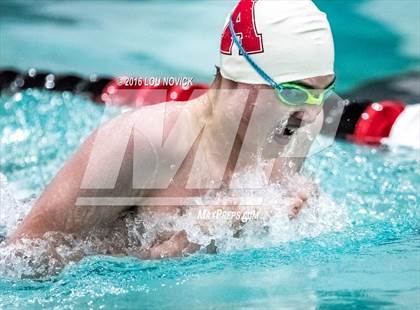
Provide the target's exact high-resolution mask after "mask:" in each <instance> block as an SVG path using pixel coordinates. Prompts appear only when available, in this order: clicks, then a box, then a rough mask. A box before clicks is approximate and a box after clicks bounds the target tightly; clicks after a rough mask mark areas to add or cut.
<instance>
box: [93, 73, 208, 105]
mask: <svg viewBox="0 0 420 310" xmlns="http://www.w3.org/2000/svg"><path fill="white" fill-rule="evenodd" d="M122 79H124V77H121V78H116V79H114V80H112V81H111V82H110V83H109V84H108V85H107V86H106V87H105V88H104V90H103V92H102V94H101V100H102V101H103V102H104V103H105V104H113V105H122V106H130V107H141V106H146V105H153V104H157V103H161V102H167V101H188V100H192V99H195V98H197V97H199V96H201V95H203V94H204V93H205V92H206V91H207V89H208V86H207V85H206V84H202V83H196V84H193V85H188V86H178V85H173V86H170V85H163V84H159V85H156V86H154V85H152V86H151V85H138V86H132V85H130V86H128V85H126V84H124V83H121V80H122Z"/></svg>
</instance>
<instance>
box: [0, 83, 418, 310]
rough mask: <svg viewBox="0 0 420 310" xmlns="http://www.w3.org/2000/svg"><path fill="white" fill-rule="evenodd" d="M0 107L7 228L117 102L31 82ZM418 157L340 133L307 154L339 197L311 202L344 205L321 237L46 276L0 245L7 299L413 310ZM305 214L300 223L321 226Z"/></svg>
mask: <svg viewBox="0 0 420 310" xmlns="http://www.w3.org/2000/svg"><path fill="white" fill-rule="evenodd" d="M51 106H53V108H51ZM0 111H1V114H2V118H1V120H0V133H1V137H2V148H1V150H0V158H1V167H2V173H3V174H4V177H3V182H5V181H4V179H5V178H7V182H8V184H7V186H6V184H5V183H3V184H2V185H3V187H2V190H3V197H2V217H1V221H2V222H1V223H0V226H1V227H0V229H1V230H3V234H8V233H10V231H11V230H12V229H13V227H14V224H15V223H16V219H17V218H16V217H17V216H16V214H18V215H19V214H24V213H25V212H27V210H28V208H29V207H30V203H27V202H26V203H25V202H23V201H22V198H27V197H30V196H31V195H33V194H35V195H37V194H39V192H40V191H41V190H42V188H43V187H44V186H45V185H46V184H47V183H48V182H49V180H50V179H51V177H52V176H53V175H54V174H55V173H56V172H57V170H58V169H59V167H60V166H61V164H62V163H63V161H64V160H65V158H67V157H68V156H69V154H71V153H72V151H73V150H74V148H75V147H76V146H77V145H78V144H80V142H81V141H82V140H83V138H84V137H85V136H86V135H87V134H88V133H89V131H90V130H91V129H92V128H94V127H95V126H97V125H98V124H99V122H100V119H101V118H102V116H104V118H108V117H111V116H112V115H113V113H118V111H104V109H103V107H101V106H96V105H94V104H92V103H91V102H89V101H87V100H86V99H83V98H79V97H77V96H74V95H71V94H68V93H61V94H60V93H47V92H40V91H33V90H28V91H26V92H24V93H19V94H16V95H14V96H11V97H10V96H3V97H2V98H1V100H0ZM104 112H106V113H105V114H103V113H104ZM81 128H83V129H81ZM42 137H47V139H43V138H42ZM61 141H67V142H68V143H60V142H61ZM57 144H60V145H62V146H61V147H59V148H57V147H56V145H57ZM22 150H24V151H22ZM419 160H420V158H419V154H418V153H417V152H413V151H411V150H405V149H401V150H394V151H389V150H381V149H372V148H365V147H359V146H354V145H350V144H347V143H343V142H336V143H335V144H334V145H333V146H332V147H330V148H329V149H327V150H325V151H324V152H322V153H319V154H317V155H315V156H313V157H311V158H309V159H308V162H307V163H306V166H305V171H306V174H309V175H311V176H313V177H314V178H315V179H316V180H317V182H318V183H319V184H320V185H321V187H322V189H323V190H324V191H325V192H326V193H328V194H329V195H331V197H332V199H333V200H335V201H336V202H337V205H336V206H335V208H334V206H331V205H329V204H326V205H318V206H316V208H318V209H319V210H322V209H323V208H325V211H324V213H327V214H326V216H327V218H331V219H332V221H334V220H338V221H340V219H337V218H336V217H334V216H335V214H336V213H340V212H342V211H343V209H345V210H346V213H347V217H346V218H345V219H344V220H343V222H342V223H341V224H342V225H341V226H340V229H337V230H336V231H334V229H333V230H331V229H326V230H325V231H324V232H323V231H320V232H319V234H318V235H317V236H316V237H313V236H311V234H310V233H308V234H307V236H306V237H305V234H303V235H302V234H301V236H300V237H299V238H293V236H291V238H290V240H289V241H288V242H285V241H284V238H283V239H281V238H280V236H279V238H278V239H276V238H272V240H266V241H267V242H265V243H264V242H262V241H264V240H259V239H258V238H255V239H248V240H247V242H248V244H244V245H243V247H242V248H240V249H233V250H227V251H222V253H221V254H218V255H207V254H196V255H193V256H192V257H189V258H185V259H170V260H164V261H139V260H136V259H134V258H111V257H101V256H94V257H88V258H86V259H84V260H83V261H82V262H80V263H78V264H72V265H70V266H68V267H67V268H66V269H65V270H64V271H63V272H62V273H61V274H59V275H58V276H54V277H52V278H47V279H45V280H42V281H35V280H21V279H17V277H18V275H19V268H20V266H18V265H17V266H12V267H11V266H10V262H7V261H6V260H4V259H3V258H2V257H1V252H0V261H1V262H2V266H0V271H1V272H2V273H3V275H2V277H1V279H0V296H1V297H0V308H16V309H25V308H27V309H34V308H35V309H36V308H44V307H59V308H66V307H67V308H73V307H74V308H79V307H83V306H86V305H88V306H90V307H93V308H97V307H100V306H102V307H105V308H107V307H109V306H110V305H113V306H112V307H114V308H119V309H126V308H130V307H134V305H138V306H141V307H144V308H163V309H164V308H168V309H171V308H178V309H180V308H182V309H186V308H190V307H195V308H203V309H204V308H205V309H207V308H213V309H218V308H230V307H232V306H235V307H257V308H264V309H269V308H275V309H277V308H278V307H279V306H283V307H286V308H287V307H291V308H308V307H319V308H324V307H326V308H329V307H332V308H334V307H342V306H352V307H356V306H357V307H359V306H361V307H368V308H373V307H378V306H390V307H401V306H406V307H408V308H412V307H414V306H415V305H418V303H419V294H418V293H419V287H420V283H419V277H420V270H419V269H420V264H419V255H420V251H419V246H418V245H419V235H418V229H419V223H418V219H419V210H418V203H419V199H420V195H419V193H418V184H419V181H420V165H419ZM7 195H9V196H7ZM6 196H7V197H6ZM10 196H12V197H14V198H20V200H19V199H18V200H17V201H16V199H14V198H11V197H10ZM308 212H309V211H308ZM302 217H303V219H298V220H297V223H298V225H299V226H300V227H299V230H296V231H300V232H302V231H303V232H305V231H310V230H311V225H312V226H314V225H315V226H316V224H314V223H312V222H311V220H310V218H308V216H307V215H306V218H305V214H304V212H303V214H302ZM339 224H340V223H339ZM280 232H281V231H280ZM282 237H284V236H282ZM261 246H263V247H261ZM5 262H7V264H9V265H7V266H6V265H5ZM10 270H12V271H13V272H15V274H14V273H13V272H12V273H11V272H10ZM6 271H7V272H6Z"/></svg>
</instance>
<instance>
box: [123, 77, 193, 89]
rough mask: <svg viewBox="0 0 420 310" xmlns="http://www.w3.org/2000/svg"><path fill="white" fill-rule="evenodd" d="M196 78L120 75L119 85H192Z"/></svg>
mask: <svg viewBox="0 0 420 310" xmlns="http://www.w3.org/2000/svg"><path fill="white" fill-rule="evenodd" d="M193 82H194V78H192V77H185V76H184V77H175V76H167V77H153V76H152V77H127V76H124V77H118V78H117V85H118V86H124V87H140V86H144V87H148V86H150V87H169V86H180V87H190V86H192V85H193Z"/></svg>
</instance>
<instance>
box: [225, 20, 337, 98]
mask: <svg viewBox="0 0 420 310" xmlns="http://www.w3.org/2000/svg"><path fill="white" fill-rule="evenodd" d="M229 29H230V33H231V35H232V38H233V41H234V42H235V44H236V46H237V47H238V49H239V51H240V52H241V54H242V55H243V56H244V57H245V59H246V60H247V61H248V63H249V64H250V65H251V66H252V67H253V68H254V70H255V71H256V72H257V73H258V74H259V75H260V76H261V77H262V78H263V79H264V80H265V81H267V82H268V83H269V84H270V85H271V87H273V89H274V90H275V91H276V94H277V97H278V98H279V99H280V100H281V101H282V102H284V103H285V104H287V105H290V106H300V105H305V104H310V105H318V106H319V105H322V104H323V103H324V101H325V100H326V99H327V98H328V96H330V95H331V93H332V91H333V90H334V87H335V79H334V81H332V82H331V84H330V85H329V86H327V87H326V88H325V89H324V90H323V91H322V92H321V93H318V91H317V93H318V94H316V95H314V94H313V92H311V90H312V91H313V89H311V88H308V87H305V86H303V85H299V84H298V83H280V84H278V83H276V82H275V81H274V80H273V79H272V78H271V77H270V76H269V75H268V74H267V73H266V72H265V71H264V70H263V69H262V68H261V67H260V66H258V65H257V64H256V63H255V62H254V61H253V60H252V58H251V57H250V56H249V54H248V53H247V52H246V51H245V50H244V48H243V47H242V45H241V43H240V42H239V39H238V37H237V36H236V33H235V30H234V29H233V22H232V19H231V20H230V23H229Z"/></svg>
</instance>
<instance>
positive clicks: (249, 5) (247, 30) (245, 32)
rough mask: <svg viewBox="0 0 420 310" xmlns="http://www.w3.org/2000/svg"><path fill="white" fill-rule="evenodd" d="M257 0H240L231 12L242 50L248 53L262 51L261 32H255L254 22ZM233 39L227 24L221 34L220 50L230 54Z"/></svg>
mask: <svg viewBox="0 0 420 310" xmlns="http://www.w3.org/2000/svg"><path fill="white" fill-rule="evenodd" d="M257 1H258V0H241V1H240V2H239V3H238V5H237V6H236V8H235V10H234V11H233V13H232V16H231V18H232V21H233V28H234V30H235V33H236V34H237V35H239V37H240V39H241V43H242V46H243V48H244V50H245V51H246V52H247V53H249V54H258V53H263V52H264V48H263V43H262V34H260V33H258V32H257V27H256V24H255V9H254V7H255V3H256V2H257ZM232 45H233V39H232V35H231V33H230V30H229V24H228V25H227V26H226V28H225V30H224V31H223V35H222V43H221V46H220V52H221V53H222V54H226V55H232Z"/></svg>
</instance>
